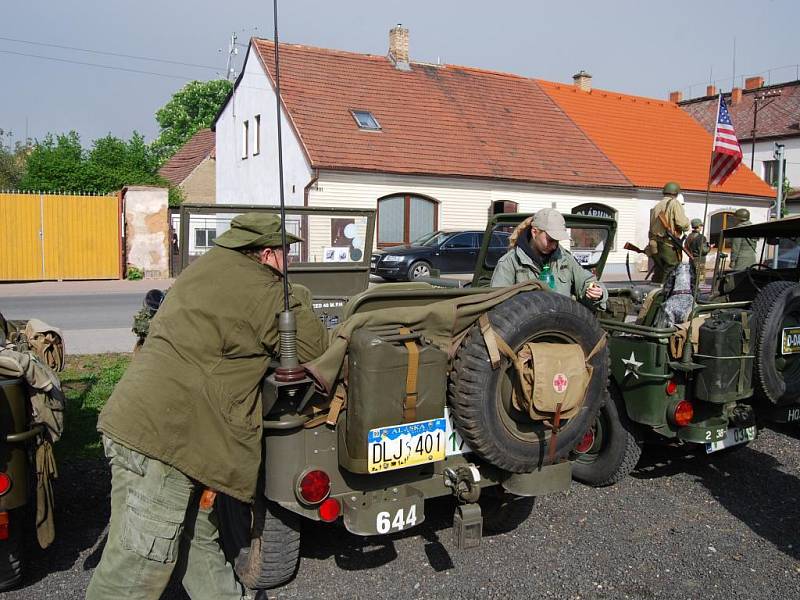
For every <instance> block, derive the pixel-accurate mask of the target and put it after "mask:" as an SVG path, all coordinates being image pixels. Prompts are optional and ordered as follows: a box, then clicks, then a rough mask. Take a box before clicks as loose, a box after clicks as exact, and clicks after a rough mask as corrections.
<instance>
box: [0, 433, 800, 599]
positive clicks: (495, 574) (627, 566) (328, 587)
mask: <svg viewBox="0 0 800 600" xmlns="http://www.w3.org/2000/svg"><path fill="white" fill-rule="evenodd" d="M108 477H109V475H108V470H107V468H106V467H105V465H104V464H103V463H102V462H101V461H81V462H73V463H68V464H63V465H61V469H60V479H59V481H58V491H57V493H58V498H57V501H58V507H59V509H58V510H59V514H58V515H57V517H58V527H59V529H58V534H57V541H56V542H55V543H54V545H53V546H52V547H51V548H49V549H48V550H46V551H41V550H31V551H30V552H29V555H30V567H29V569H28V573H27V576H26V580H25V586H24V587H23V588H22V589H20V590H16V591H13V592H8V593H6V594H4V595H3V598H4V600H5V599H8V600H17V599H19V600H23V599H24V600H33V599H38V598H42V599H44V598H47V599H48V600H50V599H61V598H64V599H66V598H69V599H73V598H78V597H82V596H83V591H84V590H85V589H86V585H87V584H88V581H89V578H90V577H91V572H92V569H93V568H94V567H95V565H96V564H97V561H98V559H99V556H100V549H101V547H102V544H103V540H104V528H105V525H106V523H107V520H108V505H107V494H108V490H109V482H108ZM798 498H800V430H799V429H788V428H787V429H782V430H777V431H774V430H764V431H763V432H762V433H761V436H760V437H759V438H758V439H757V440H756V441H755V442H753V443H752V444H751V445H750V446H748V447H745V448H741V449H738V450H736V451H734V452H726V453H723V454H718V455H712V456H705V455H699V456H692V455H691V454H688V453H687V451H686V450H685V449H680V448H660V447H651V448H647V449H646V452H645V455H644V458H643V459H642V462H641V463H640V464H639V467H638V469H637V470H636V471H635V472H634V474H633V476H632V477H629V478H627V479H626V480H625V481H623V482H621V483H620V484H618V485H616V486H613V487H609V488H603V489H591V488H587V487H584V486H581V485H579V484H574V485H573V486H572V488H571V489H570V490H569V491H568V492H564V493H559V494H554V495H551V496H546V497H543V498H540V499H539V500H538V501H537V504H536V506H535V508H534V512H533V515H532V516H531V518H529V519H528V521H527V522H526V523H524V524H523V525H521V526H520V527H519V528H517V529H516V530H515V531H513V532H511V533H507V534H502V535H495V536H492V537H485V538H484V540H483V542H482V544H481V546H480V548H479V549H477V550H470V551H466V552H459V551H457V550H455V549H454V548H453V545H452V543H451V531H450V526H451V524H452V506H451V505H450V504H449V503H448V502H442V501H440V500H439V501H435V502H431V503H429V504H428V506H427V513H428V514H427V515H426V517H427V518H426V521H425V523H424V524H423V525H421V526H420V527H417V528H415V529H412V530H410V531H408V532H405V533H403V534H397V535H393V536H389V537H376V538H368V539H365V538H359V537H356V536H353V535H350V534H348V533H346V532H345V531H344V529H341V528H337V527H333V526H326V525H317V524H309V525H308V526H307V527H306V528H305V530H304V537H303V545H302V547H301V564H300V571H299V576H298V577H297V578H296V579H295V580H294V581H292V582H291V583H289V584H288V585H287V586H285V587H283V588H281V589H279V590H272V591H270V592H268V593H267V594H266V597H267V598H281V599H283V598H287V599H288V598H304V599H305V598H370V599H375V598H392V599H395V598H398V597H401V598H452V599H461V598H530V597H538V598H564V599H566V598H569V599H579V598H675V599H678V598H680V599H684V598H703V599H704V600H706V599H708V600H710V599H716V598H719V599H725V600H732V599H734V598H735V599H736V600H742V599H749V598H787V599H789V598H798V597H800V504H798V501H797V500H798ZM185 598H186V596H185V594H184V593H183V591H182V590H181V589H180V587H179V586H177V585H176V586H173V588H171V589H170V590H168V591H167V592H166V593H165V594H164V596H163V598H162V600H179V599H180V600H183V599H185Z"/></svg>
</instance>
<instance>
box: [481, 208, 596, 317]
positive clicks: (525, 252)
mask: <svg viewBox="0 0 800 600" xmlns="http://www.w3.org/2000/svg"><path fill="white" fill-rule="evenodd" d="M567 238H569V233H568V232H567V227H566V223H565V222H564V217H563V215H562V214H561V213H560V212H558V211H557V210H556V209H554V208H543V209H541V210H540V211H538V212H537V213H536V214H535V215H533V216H532V217H528V218H527V219H525V220H524V221H523V222H522V223H520V224H519V225H518V226H517V228H516V229H515V230H514V232H513V233H512V234H511V236H510V238H509V243H510V246H511V249H510V250H509V251H508V252H506V253H505V254H504V255H503V256H502V257H501V258H500V260H498V261H497V266H496V267H495V269H494V273H493V274H492V283H491V285H492V287H504V286H509V285H514V284H515V283H520V282H523V281H530V280H532V279H538V278H539V274H540V273H541V271H542V269H543V268H544V266H545V265H549V267H550V272H551V273H552V274H553V278H554V281H555V291H556V292H558V293H559V294H564V295H565V296H574V297H575V299H577V300H578V301H579V302H581V303H583V304H585V305H586V306H588V307H589V308H591V309H600V310H605V308H606V301H607V300H608V291H607V290H606V289H605V287H604V286H603V285H602V284H600V283H598V281H597V279H596V278H595V276H594V275H592V274H591V273H590V272H589V271H587V270H586V269H584V268H583V267H581V266H580V265H579V264H578V261H576V260H575V258H574V257H573V256H572V254H570V253H569V252H567V251H566V250H564V249H563V248H562V247H561V246H559V244H558V242H559V241H562V240H566V239H567Z"/></svg>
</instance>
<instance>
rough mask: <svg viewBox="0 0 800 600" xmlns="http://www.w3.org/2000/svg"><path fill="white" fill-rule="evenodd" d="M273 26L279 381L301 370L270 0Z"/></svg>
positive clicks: (274, 4) (275, 1)
mask: <svg viewBox="0 0 800 600" xmlns="http://www.w3.org/2000/svg"><path fill="white" fill-rule="evenodd" d="M272 9H273V10H272V13H273V21H274V25H275V30H274V31H275V118H276V119H277V131H278V194H279V196H280V202H281V248H282V250H283V312H282V313H281V314H280V315H279V316H278V333H279V335H280V352H281V364H280V367H278V368H277V369H276V371H275V378H276V379H278V380H279V381H284V382H289V381H299V380H301V379H303V378H304V377H305V371H304V370H303V367H301V366H300V363H299V361H298V360H297V321H296V319H295V316H294V313H293V312H292V311H290V310H289V247H288V245H287V244H286V200H285V198H284V190H283V140H282V138H281V66H280V50H279V48H278V46H279V44H278V0H272Z"/></svg>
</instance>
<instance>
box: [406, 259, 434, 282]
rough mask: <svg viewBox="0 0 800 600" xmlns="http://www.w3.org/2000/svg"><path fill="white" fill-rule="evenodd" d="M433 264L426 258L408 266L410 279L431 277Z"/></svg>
mask: <svg viewBox="0 0 800 600" xmlns="http://www.w3.org/2000/svg"><path fill="white" fill-rule="evenodd" d="M430 276H431V266H430V265H429V264H428V263H426V262H425V261H424V260H418V261H416V262H414V263H412V264H411V266H410V267H408V280H409V281H415V280H417V279H419V278H420V277H430Z"/></svg>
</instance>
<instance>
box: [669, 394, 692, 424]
mask: <svg viewBox="0 0 800 600" xmlns="http://www.w3.org/2000/svg"><path fill="white" fill-rule="evenodd" d="M692 417H694V407H693V406H692V403H691V402H687V401H686V400H681V401H680V402H678V404H677V405H676V406H675V412H673V413H672V418H673V420H674V421H675V424H676V425H677V426H678V427H686V425H688V424H689V423H691V422H692Z"/></svg>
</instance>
